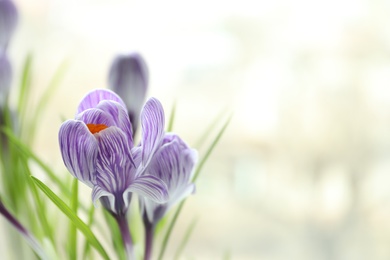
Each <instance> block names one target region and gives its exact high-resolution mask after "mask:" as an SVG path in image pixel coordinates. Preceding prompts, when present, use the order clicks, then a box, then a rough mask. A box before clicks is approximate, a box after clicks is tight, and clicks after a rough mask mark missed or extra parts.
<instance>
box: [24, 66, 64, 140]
mask: <svg viewBox="0 0 390 260" xmlns="http://www.w3.org/2000/svg"><path fill="white" fill-rule="evenodd" d="M67 67H68V62H67V61H63V62H62V63H61V64H60V66H59V67H58V68H57V69H56V71H55V73H54V76H53V77H52V78H51V80H50V83H49V85H48V87H47V88H46V89H45V91H44V92H43V95H42V96H41V98H40V99H39V101H38V105H37V107H36V109H35V111H34V113H33V115H32V120H31V121H30V125H29V126H30V127H29V131H28V134H29V135H28V137H27V140H33V137H34V136H35V131H36V126H37V124H36V122H38V120H39V117H40V116H41V115H42V113H43V111H45V107H46V105H47V104H48V103H49V100H50V98H51V97H52V96H53V94H54V92H55V90H57V88H58V86H59V85H60V82H61V80H62V79H63V77H64V75H65V72H66V69H67Z"/></svg>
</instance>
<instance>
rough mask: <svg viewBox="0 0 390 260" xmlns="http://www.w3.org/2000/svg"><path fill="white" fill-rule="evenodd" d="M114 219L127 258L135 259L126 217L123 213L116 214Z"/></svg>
mask: <svg viewBox="0 0 390 260" xmlns="http://www.w3.org/2000/svg"><path fill="white" fill-rule="evenodd" d="M115 219H116V221H117V223H118V226H119V230H120V232H121V235H122V240H123V246H124V247H125V250H126V255H127V259H129V260H132V259H135V256H134V249H133V239H132V238H131V234H130V230H129V224H128V222H127V218H126V216H125V215H119V216H118V215H117V216H115Z"/></svg>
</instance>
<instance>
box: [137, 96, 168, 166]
mask: <svg viewBox="0 0 390 260" xmlns="http://www.w3.org/2000/svg"><path fill="white" fill-rule="evenodd" d="M141 123H142V137H141V148H142V155H141V156H142V157H141V161H142V167H146V166H147V165H148V164H149V162H150V160H151V158H152V156H153V154H154V153H155V151H156V150H157V149H158V148H159V146H160V145H161V142H162V139H163V137H164V127H165V119H164V109H163V107H162V105H161V103H160V101H158V100H157V99H155V98H151V99H149V100H148V101H147V102H146V104H145V106H144V107H143V109H142V113H141Z"/></svg>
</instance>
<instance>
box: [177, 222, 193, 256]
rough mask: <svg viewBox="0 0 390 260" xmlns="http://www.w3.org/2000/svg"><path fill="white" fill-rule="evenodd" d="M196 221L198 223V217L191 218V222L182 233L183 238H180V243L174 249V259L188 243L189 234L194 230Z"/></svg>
mask: <svg viewBox="0 0 390 260" xmlns="http://www.w3.org/2000/svg"><path fill="white" fill-rule="evenodd" d="M196 223H198V219H197V218H195V219H194V220H192V222H191V224H190V225H189V226H188V229H187V231H186V233H185V235H184V238H183V239H182V240H181V243H180V245H179V247H178V249H177V251H176V254H175V257H174V259H175V260H178V259H179V257H180V255H181V253H182V252H183V250H184V248H185V246H186V245H187V243H188V240H189V239H190V236H191V234H192V231H194V228H195V226H196Z"/></svg>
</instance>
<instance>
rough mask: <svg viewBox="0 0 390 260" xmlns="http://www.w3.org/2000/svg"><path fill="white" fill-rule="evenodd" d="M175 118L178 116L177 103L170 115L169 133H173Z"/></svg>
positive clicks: (174, 104)
mask: <svg viewBox="0 0 390 260" xmlns="http://www.w3.org/2000/svg"><path fill="white" fill-rule="evenodd" d="M175 116H176V102H174V103H173V106H172V110H171V114H170V115H169V123H168V128H167V132H171V131H172V129H173V122H174V121H175Z"/></svg>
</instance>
